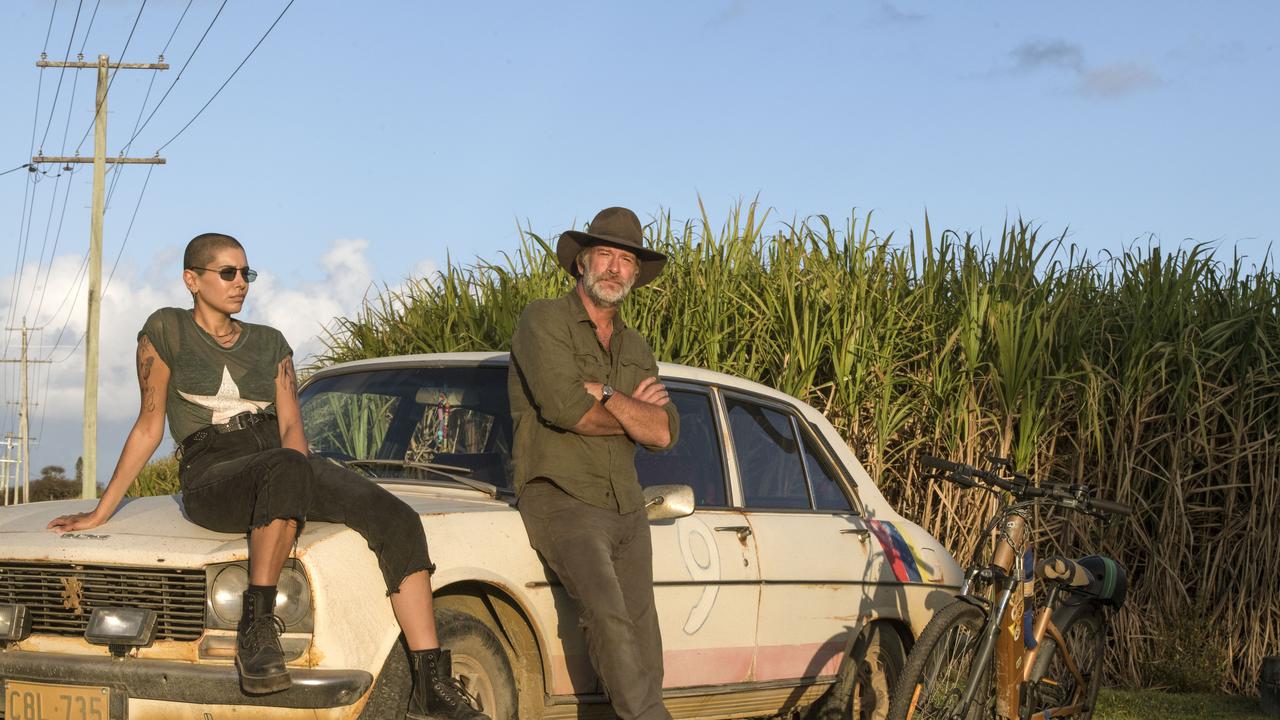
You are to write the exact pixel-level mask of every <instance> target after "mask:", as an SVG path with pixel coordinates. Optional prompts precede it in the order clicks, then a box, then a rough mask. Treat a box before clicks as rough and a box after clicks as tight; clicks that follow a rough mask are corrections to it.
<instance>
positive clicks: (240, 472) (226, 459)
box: [178, 421, 435, 595]
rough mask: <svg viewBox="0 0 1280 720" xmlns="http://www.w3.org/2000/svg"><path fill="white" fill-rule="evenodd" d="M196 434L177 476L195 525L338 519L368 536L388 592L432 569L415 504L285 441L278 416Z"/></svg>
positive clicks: (240, 529) (247, 526) (231, 527)
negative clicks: (228, 429)
mask: <svg viewBox="0 0 1280 720" xmlns="http://www.w3.org/2000/svg"><path fill="white" fill-rule="evenodd" d="M200 432H203V433H205V434H204V436H203V437H199V434H200ZM193 437H195V438H197V439H196V440H195V441H194V442H193V443H191V444H189V445H188V446H187V447H186V449H185V450H184V451H183V454H182V460H181V463H180V464H179V466H178V477H179V479H180V480H181V483H182V501H183V506H184V508H185V511H186V515H187V517H188V518H189V519H190V520H191V521H192V522H194V523H196V524H197V525H200V526H201V527H206V528H209V529H210V530H216V531H218V532H228V533H247V532H249V531H251V530H253V529H255V528H259V527H262V526H264V525H267V524H269V523H271V522H273V521H275V520H278V519H281V518H285V519H292V520H297V521H298V523H299V527H298V531H299V532H301V531H302V523H303V522H305V521H306V520H318V521H321V522H334V523H341V524H343V525H346V526H347V527H350V528H351V529H352V530H355V531H356V532H358V533H360V535H362V536H363V537H364V539H365V541H366V542H368V543H369V549H371V550H373V552H374V555H376V556H377V558H378V567H379V569H381V570H382V577H383V579H384V580H385V581H386V584H387V594H388V595H390V594H391V593H394V592H396V591H398V590H399V589H400V583H401V581H403V580H404V579H405V578H406V577H408V576H409V575H412V574H413V573H415V572H418V571H419V570H427V571H428V572H434V571H435V566H434V565H432V564H431V558H430V557H429V556H428V555H427V538H426V534H425V532H424V531H423V529H422V521H421V519H420V518H419V517H418V513H417V512H415V511H414V510H413V508H411V507H409V506H408V505H406V504H405V503H404V501H403V500H401V499H400V498H397V497H396V496H395V495H392V494H391V493H390V492H387V490H386V489H385V488H383V487H382V486H380V485H378V484H377V483H374V482H373V481H371V480H369V479H368V478H366V477H364V476H363V475H361V474H360V473H357V472H355V471H353V470H350V469H348V468H346V467H344V466H342V465H339V464H338V463H336V462H334V461H332V460H329V459H326V458H322V457H315V456H310V457H308V456H306V455H303V454H302V453H300V452H298V451H297V450H292V449H289V448H282V447H280V430H279V427H278V425H277V424H276V423H275V422H274V421H266V422H261V423H259V424H257V425H254V426H252V427H248V428H245V429H243V430H237V431H235V432H230V433H225V434H222V433H215V432H212V431H199V432H197V433H196V434H195V435H194V436H193Z"/></svg>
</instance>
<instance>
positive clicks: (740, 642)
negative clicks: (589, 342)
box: [636, 383, 760, 688]
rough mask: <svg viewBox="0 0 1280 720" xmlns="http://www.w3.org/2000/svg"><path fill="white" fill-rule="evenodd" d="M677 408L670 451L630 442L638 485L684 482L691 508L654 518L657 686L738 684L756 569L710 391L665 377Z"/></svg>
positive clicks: (744, 673) (751, 637)
mask: <svg viewBox="0 0 1280 720" xmlns="http://www.w3.org/2000/svg"><path fill="white" fill-rule="evenodd" d="M667 389H668V391H669V392H670V396H671V402H673V403H675V405H676V407H677V408H679V411H680V438H679V441H678V442H677V443H676V445H675V447H673V448H672V449H670V450H668V451H665V452H660V453H654V452H649V451H647V450H644V449H640V450H638V451H637V454H636V470H637V472H638V474H639V477H640V483H641V484H642V485H645V486H652V485H663V484H672V483H675V484H683V485H689V486H691V487H692V488H693V490H694V499H695V503H696V506H695V508H696V509H695V510H694V512H693V514H692V515H689V516H686V517H682V518H677V519H675V520H665V521H659V522H654V523H652V524H651V525H650V530H651V531H652V535H653V576H654V577H653V579H654V597H655V600H656V602H657V608H658V617H659V624H660V626H661V628H662V642H663V661H664V665H665V669H666V674H665V679H664V683H663V685H664V686H665V687H668V688H677V687H694V686H699V685H725V684H735V683H742V682H747V681H749V680H751V679H753V678H752V668H753V666H754V662H755V630H756V619H757V612H758V607H759V601H760V585H759V581H760V572H759V564H758V562H757V560H756V547H755V540H754V538H753V537H752V535H751V530H750V524H749V523H748V522H747V519H746V517H745V515H744V514H743V512H742V511H741V510H740V509H737V508H733V507H731V501H730V495H729V489H728V477H727V460H726V454H725V452H724V447H723V442H722V438H723V436H724V435H723V432H722V428H721V427H720V425H719V424H718V422H717V418H716V413H715V411H714V402H713V398H712V395H711V393H710V390H709V389H708V388H706V387H705V386H700V385H696V384H676V383H668V385H667Z"/></svg>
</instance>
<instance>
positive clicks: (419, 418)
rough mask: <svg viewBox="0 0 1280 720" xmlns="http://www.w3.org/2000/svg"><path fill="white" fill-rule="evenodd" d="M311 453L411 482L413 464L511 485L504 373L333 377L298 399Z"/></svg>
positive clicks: (431, 371) (461, 370)
mask: <svg viewBox="0 0 1280 720" xmlns="http://www.w3.org/2000/svg"><path fill="white" fill-rule="evenodd" d="M299 400H300V405H301V408H302V422H303V428H304V429H305V431H306V435H307V441H308V442H309V443H310V445H311V447H312V449H313V451H314V452H316V453H318V454H321V455H326V456H329V457H332V458H334V459H336V460H343V461H351V460H377V461H381V464H377V465H364V466H362V470H364V471H366V472H369V473H371V474H373V475H375V476H376V477H379V478H389V479H394V478H413V477H419V476H421V475H422V471H421V470H420V469H418V468H414V467H413V466H412V465H413V464H418V463H438V464H441V465H451V466H454V467H460V468H466V469H467V470H468V471H470V472H469V477H472V478H475V479H477V480H483V481H485V482H488V483H491V484H493V485H496V486H497V487H499V488H502V489H509V488H510V487H511V475H512V469H511V438H512V431H511V413H510V406H509V405H508V403H507V373H506V370H505V369H504V368H495V367H479V368H476V367H449V368H397V369H388V370H367V371H361V372H352V373H346V374H342V375H335V376H331V377H327V378H322V379H319V380H316V381H315V382H313V383H309V384H308V385H307V386H306V387H305V388H304V389H303V391H302V394H301V397H300V398H299Z"/></svg>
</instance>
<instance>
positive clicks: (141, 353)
mask: <svg viewBox="0 0 1280 720" xmlns="http://www.w3.org/2000/svg"><path fill="white" fill-rule="evenodd" d="M155 362H156V353H155V348H154V347H152V345H151V340H150V338H148V337H147V336H146V335H143V336H142V339H140V340H139V341H138V385H139V386H141V389H142V408H143V409H144V410H146V411H147V412H152V411H154V410H155V409H156V389H155V388H153V387H151V367H152V366H153V365H155Z"/></svg>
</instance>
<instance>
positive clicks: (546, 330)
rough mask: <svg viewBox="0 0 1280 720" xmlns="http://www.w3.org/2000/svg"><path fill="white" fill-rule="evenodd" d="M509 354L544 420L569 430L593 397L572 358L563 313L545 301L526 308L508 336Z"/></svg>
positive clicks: (593, 401) (589, 405) (579, 418)
mask: <svg viewBox="0 0 1280 720" xmlns="http://www.w3.org/2000/svg"><path fill="white" fill-rule="evenodd" d="M511 356H512V358H513V359H514V360H515V366H516V371H517V372H518V373H519V374H520V379H521V381H522V382H523V383H524V386H525V387H526V388H527V389H528V391H529V396H530V401H531V402H532V403H533V406H534V408H535V409H536V410H537V412H538V417H539V418H541V419H542V420H543V421H544V422H546V423H549V424H551V425H554V426H555V427H558V428H560V429H562V430H569V431H572V430H573V428H574V426H575V425H577V424H578V421H579V420H581V419H582V417H583V416H584V415H586V414H587V411H588V410H590V409H591V406H592V405H593V404H594V403H595V399H594V398H592V397H591V395H590V394H588V393H587V391H586V388H585V387H583V379H582V377H580V375H579V373H578V370H577V365H575V364H574V362H573V339H572V338H571V337H570V335H569V327H568V325H567V324H566V322H565V320H564V318H563V317H558V316H557V313H555V312H554V308H553V307H552V306H551V305H550V303H548V302H545V301H543V302H535V303H532V304H530V305H529V307H527V308H525V310H524V312H523V313H522V314H521V315H520V322H519V323H518V324H517V325H516V332H515V334H514V335H512V336H511Z"/></svg>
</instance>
